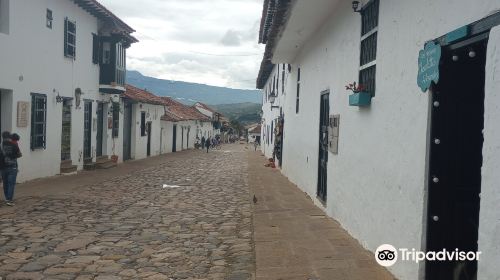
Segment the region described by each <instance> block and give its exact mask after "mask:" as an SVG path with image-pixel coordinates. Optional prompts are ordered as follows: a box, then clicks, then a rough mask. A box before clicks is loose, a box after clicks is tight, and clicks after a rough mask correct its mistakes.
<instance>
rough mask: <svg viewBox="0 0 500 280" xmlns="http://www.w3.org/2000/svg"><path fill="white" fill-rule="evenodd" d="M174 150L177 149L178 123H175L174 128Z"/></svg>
mask: <svg viewBox="0 0 500 280" xmlns="http://www.w3.org/2000/svg"><path fill="white" fill-rule="evenodd" d="M172 130H173V131H172V137H173V138H172V152H173V153H175V152H176V151H177V125H176V124H174V126H173V128H172Z"/></svg>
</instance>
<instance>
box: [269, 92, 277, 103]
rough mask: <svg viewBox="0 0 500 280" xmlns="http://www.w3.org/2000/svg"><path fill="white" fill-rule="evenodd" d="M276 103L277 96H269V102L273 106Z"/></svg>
mask: <svg viewBox="0 0 500 280" xmlns="http://www.w3.org/2000/svg"><path fill="white" fill-rule="evenodd" d="M274 101H276V95H274V94H271V95H269V102H271V104H274Z"/></svg>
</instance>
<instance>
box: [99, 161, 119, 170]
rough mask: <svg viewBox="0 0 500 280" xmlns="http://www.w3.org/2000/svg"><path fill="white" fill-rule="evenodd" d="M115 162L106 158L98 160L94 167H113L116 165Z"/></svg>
mask: <svg viewBox="0 0 500 280" xmlns="http://www.w3.org/2000/svg"><path fill="white" fill-rule="evenodd" d="M116 166H117V164H116V162H113V161H112V160H107V161H104V162H98V163H96V164H95V168H96V169H110V168H113V167H116Z"/></svg>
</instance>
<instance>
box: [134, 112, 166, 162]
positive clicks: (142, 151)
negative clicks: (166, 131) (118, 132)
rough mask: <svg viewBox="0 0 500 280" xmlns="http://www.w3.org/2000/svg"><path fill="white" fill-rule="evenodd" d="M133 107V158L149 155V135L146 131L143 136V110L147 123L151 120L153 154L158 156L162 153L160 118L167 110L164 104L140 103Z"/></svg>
mask: <svg viewBox="0 0 500 280" xmlns="http://www.w3.org/2000/svg"><path fill="white" fill-rule="evenodd" d="M132 106H133V109H132V114H133V117H132V123H133V127H132V158H134V159H143V158H146V157H148V156H147V144H148V135H147V131H146V135H145V136H141V112H145V113H146V124H147V123H148V122H151V132H152V135H151V155H150V156H156V155H159V154H160V140H163V139H160V137H161V136H162V135H161V123H160V118H161V116H162V115H163V114H164V112H165V110H164V108H163V106H160V105H153V104H146V103H138V104H133V105H132Z"/></svg>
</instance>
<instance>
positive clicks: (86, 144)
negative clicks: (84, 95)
mask: <svg viewBox="0 0 500 280" xmlns="http://www.w3.org/2000/svg"><path fill="white" fill-rule="evenodd" d="M83 159H84V161H88V160H91V159H92V102H91V101H85V105H84V117H83Z"/></svg>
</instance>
